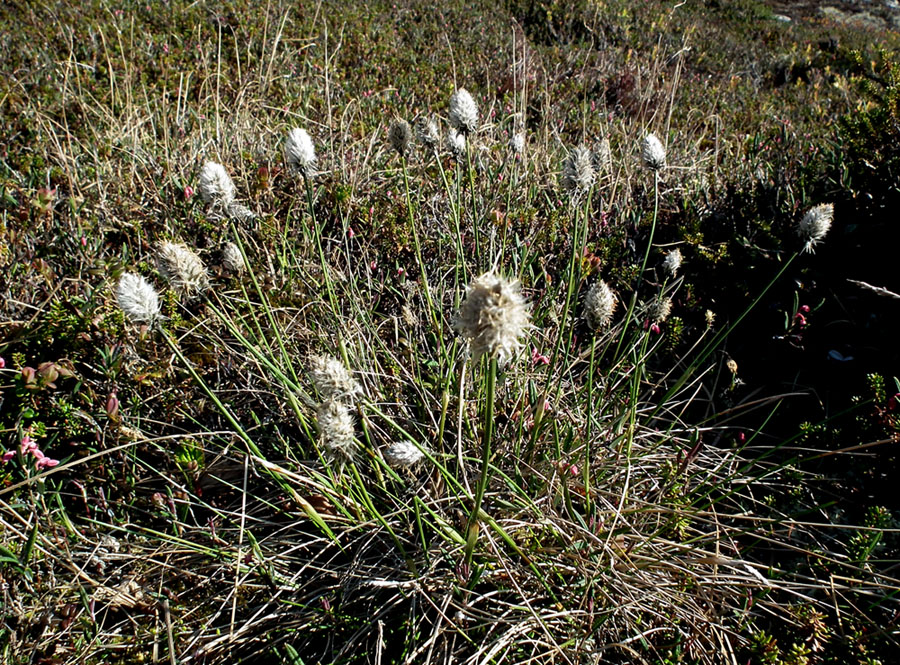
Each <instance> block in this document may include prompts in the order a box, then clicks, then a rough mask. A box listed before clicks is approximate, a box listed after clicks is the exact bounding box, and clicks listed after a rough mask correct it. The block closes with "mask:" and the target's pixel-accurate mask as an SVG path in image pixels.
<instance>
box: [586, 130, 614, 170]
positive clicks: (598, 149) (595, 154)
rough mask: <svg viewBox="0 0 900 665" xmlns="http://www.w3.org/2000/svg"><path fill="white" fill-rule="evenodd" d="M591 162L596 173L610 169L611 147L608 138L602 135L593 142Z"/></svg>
mask: <svg viewBox="0 0 900 665" xmlns="http://www.w3.org/2000/svg"><path fill="white" fill-rule="evenodd" d="M591 162H592V164H593V166H594V171H595V172H596V173H597V174H601V173H609V172H610V171H612V149H611V148H610V145H609V139H608V138H606V137H604V138H602V139H600V140H599V141H597V142H596V143H594V147H593V149H592V150H591Z"/></svg>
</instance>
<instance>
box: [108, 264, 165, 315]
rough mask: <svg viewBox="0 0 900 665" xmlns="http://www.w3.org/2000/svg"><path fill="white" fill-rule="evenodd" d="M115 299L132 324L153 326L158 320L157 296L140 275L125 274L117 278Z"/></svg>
mask: <svg viewBox="0 0 900 665" xmlns="http://www.w3.org/2000/svg"><path fill="white" fill-rule="evenodd" d="M116 299H117V300H118V303H119V307H120V308H121V310H122V312H123V313H124V314H125V316H126V318H128V320H129V321H131V322H132V323H138V324H141V323H146V324H147V325H153V324H154V323H156V321H157V320H158V319H159V316H160V307H159V294H157V293H156V289H154V288H153V286H152V285H151V284H150V282H148V281H147V280H146V279H145V278H144V277H142V276H141V275H135V274H134V273H130V272H126V273H125V274H124V275H122V277H121V278H119V285H118V287H117V288H116Z"/></svg>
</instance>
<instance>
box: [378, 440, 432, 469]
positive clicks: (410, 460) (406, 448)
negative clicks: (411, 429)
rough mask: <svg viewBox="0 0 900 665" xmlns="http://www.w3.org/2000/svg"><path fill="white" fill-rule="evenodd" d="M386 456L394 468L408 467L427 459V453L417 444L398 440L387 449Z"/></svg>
mask: <svg viewBox="0 0 900 665" xmlns="http://www.w3.org/2000/svg"><path fill="white" fill-rule="evenodd" d="M384 458H385V460H387V463H388V464H389V465H390V466H392V467H394V468H397V469H408V468H410V467H413V466H416V465H417V464H420V463H421V462H422V461H423V460H424V459H425V455H424V454H423V453H422V451H421V450H419V448H418V447H417V446H416V445H415V444H413V443H411V442H409V441H397V442H396V443H392V444H391V445H390V446H388V447H387V448H386V449H385V451H384Z"/></svg>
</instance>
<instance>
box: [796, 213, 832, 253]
mask: <svg viewBox="0 0 900 665" xmlns="http://www.w3.org/2000/svg"><path fill="white" fill-rule="evenodd" d="M833 221H834V206H833V205H832V204H831V203H822V204H819V205H817V206H814V207H813V208H810V209H809V210H808V211H807V212H806V214H805V215H803V218H802V219H801V220H800V224H799V225H798V226H797V233H798V234H799V235H800V238H801V239H802V240H803V242H804V245H803V251H804V252H808V253H810V254H812V253H813V252H814V251H815V249H814V248H815V246H816V245H817V244H819V243H820V242H821V241H822V240H823V239H824V238H825V236H826V235H827V234H828V231H829V230H830V229H831V223H832V222H833Z"/></svg>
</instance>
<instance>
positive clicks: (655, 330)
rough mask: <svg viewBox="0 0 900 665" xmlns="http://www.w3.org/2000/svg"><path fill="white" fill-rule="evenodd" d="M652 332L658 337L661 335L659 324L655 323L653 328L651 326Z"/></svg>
mask: <svg viewBox="0 0 900 665" xmlns="http://www.w3.org/2000/svg"><path fill="white" fill-rule="evenodd" d="M650 330H652V331H653V332H654V333H656V334H657V335H658V334H659V333H660V330H659V324H658V323H654V324H653V325H652V326H650Z"/></svg>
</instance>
